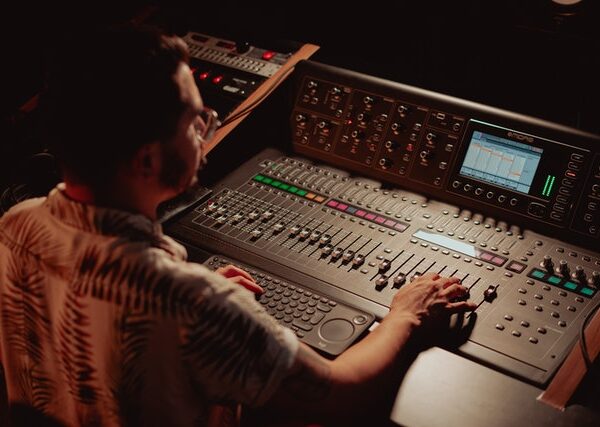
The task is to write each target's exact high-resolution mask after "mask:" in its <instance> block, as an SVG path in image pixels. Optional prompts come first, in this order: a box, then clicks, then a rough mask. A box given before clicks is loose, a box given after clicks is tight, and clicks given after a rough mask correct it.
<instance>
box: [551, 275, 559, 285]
mask: <svg viewBox="0 0 600 427" xmlns="http://www.w3.org/2000/svg"><path fill="white" fill-rule="evenodd" d="M548 281H549V282H550V283H552V284H553V285H558V284H559V283H560V281H561V278H560V277H556V276H550V277H548Z"/></svg>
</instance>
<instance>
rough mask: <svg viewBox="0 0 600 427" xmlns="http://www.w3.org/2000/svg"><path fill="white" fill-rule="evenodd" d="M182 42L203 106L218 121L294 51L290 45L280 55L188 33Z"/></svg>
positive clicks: (258, 48) (294, 48)
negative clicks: (186, 47) (185, 44)
mask: <svg viewBox="0 0 600 427" xmlns="http://www.w3.org/2000/svg"><path fill="white" fill-rule="evenodd" d="M183 39H184V40H185V42H186V43H187V44H188V48H189V52H190V66H191V68H192V71H193V73H194V77H195V80H196V83H197V85H198V87H199V89H200V93H201V94H202V98H203V100H204V103H205V104H206V105H208V106H210V107H211V108H213V109H215V110H216V111H217V112H218V113H219V117H220V118H221V119H224V118H226V117H227V116H228V115H229V114H230V113H231V112H232V111H233V110H234V109H235V108H236V107H237V106H238V105H239V104H240V103H242V102H243V101H244V100H245V99H247V98H248V96H250V94H252V93H253V92H254V91H255V90H256V89H257V88H258V87H259V86H260V85H261V84H263V83H264V82H265V81H266V80H267V79H269V78H270V77H272V76H273V75H274V74H275V73H276V72H277V71H278V70H279V69H280V68H281V67H282V66H283V65H284V64H285V63H286V62H287V61H288V60H289V59H290V57H291V56H292V54H293V52H294V51H295V50H296V48H297V46H294V45H293V43H291V42H290V43H289V47H288V49H285V50H286V51H285V52H280V51H275V50H270V49H267V48H260V47H257V46H253V45H251V44H250V43H248V42H239V41H238V42H236V41H232V40H227V39H222V38H217V37H214V36H208V35H206V34H201V33H197V32H188V33H187V34H186V35H185V36H184V37H183ZM278 48H279V49H281V47H278Z"/></svg>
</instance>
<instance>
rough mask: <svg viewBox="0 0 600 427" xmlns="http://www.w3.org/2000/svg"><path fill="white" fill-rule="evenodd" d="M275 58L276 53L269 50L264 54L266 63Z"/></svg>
mask: <svg viewBox="0 0 600 427" xmlns="http://www.w3.org/2000/svg"><path fill="white" fill-rule="evenodd" d="M274 56H275V52H272V51H270V50H267V51H266V52H264V53H263V54H262V59H264V60H265V61H270V60H271V59H272V58H273V57H274Z"/></svg>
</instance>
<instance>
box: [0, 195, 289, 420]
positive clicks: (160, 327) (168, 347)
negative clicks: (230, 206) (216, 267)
mask: <svg viewBox="0 0 600 427" xmlns="http://www.w3.org/2000/svg"><path fill="white" fill-rule="evenodd" d="M186 256H187V255H186V251H185V249H184V248H183V246H181V245H180V244H178V243H176V242H175V241H174V240H172V239H171V238H169V237H168V236H165V235H164V234H163V233H162V230H161V227H160V224H158V223H156V222H153V221H151V220H150V219H148V218H147V217H145V216H143V215H133V214H131V213H127V212H123V211H119V210H114V209H107V208H100V207H96V206H92V205H86V204H81V203H77V202H74V201H72V200H70V199H69V198H68V197H67V196H66V195H65V194H64V185H63V184H59V186H58V187H57V188H55V189H54V190H52V191H51V192H50V194H49V195H48V197H44V198H37V199H31V200H28V201H25V202H23V203H21V204H19V205H17V206H15V207H14V208H12V209H11V210H10V211H9V212H8V213H6V214H5V215H4V216H3V217H2V218H0V310H1V316H0V356H1V357H0V361H1V363H2V365H3V367H4V371H5V376H6V393H7V395H8V400H9V402H10V403H11V404H14V403H20V404H21V403H22V404H25V405H29V406H31V407H34V408H35V409H37V410H38V411H41V412H42V413H44V414H47V415H50V416H52V417H54V418H56V419H57V420H59V421H61V422H64V423H65V424H67V425H85V426H97V425H98V426H113V425H135V426H137V425H164V426H190V425H207V424H208V423H209V418H211V408H212V406H211V405H212V404H214V403H215V402H219V403H227V402H240V403H245V404H248V405H260V404H262V403H264V402H265V401H266V400H268V399H269V398H270V397H271V395H272V394H273V392H274V391H275V390H276V388H277V387H278V385H279V384H280V382H281V380H282V378H283V377H284V376H285V375H286V372H287V370H288V369H289V368H290V366H291V365H292V363H293V360H294V358H295V355H296V351H297V348H298V341H297V339H296V337H295V336H294V335H293V333H292V332H291V331H289V330H288V329H286V328H283V327H281V326H280V325H279V324H278V323H277V322H276V321H275V320H274V319H273V318H272V317H271V316H269V315H268V314H267V313H266V312H265V310H264V309H263V308H262V306H261V305H260V304H258V303H257V302H256V301H255V299H254V297H253V295H252V293H251V292H250V291H248V290H246V289H245V288H243V287H242V286H240V285H236V284H234V283H232V282H230V281H228V280H226V279H225V278H223V277H221V276H220V275H218V274H216V273H213V272H211V271H210V270H208V269H207V268H205V267H204V266H202V265H200V264H196V263H191V262H186ZM0 394H1V393H0Z"/></svg>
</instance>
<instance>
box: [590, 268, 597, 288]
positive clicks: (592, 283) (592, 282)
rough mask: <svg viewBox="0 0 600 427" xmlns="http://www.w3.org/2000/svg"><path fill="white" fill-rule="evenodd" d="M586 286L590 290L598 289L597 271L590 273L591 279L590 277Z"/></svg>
mask: <svg viewBox="0 0 600 427" xmlns="http://www.w3.org/2000/svg"><path fill="white" fill-rule="evenodd" d="M588 286H589V287H590V288H594V289H596V288H598V287H599V286H600V272H598V271H593V272H592V277H590V278H589V279H588Z"/></svg>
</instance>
